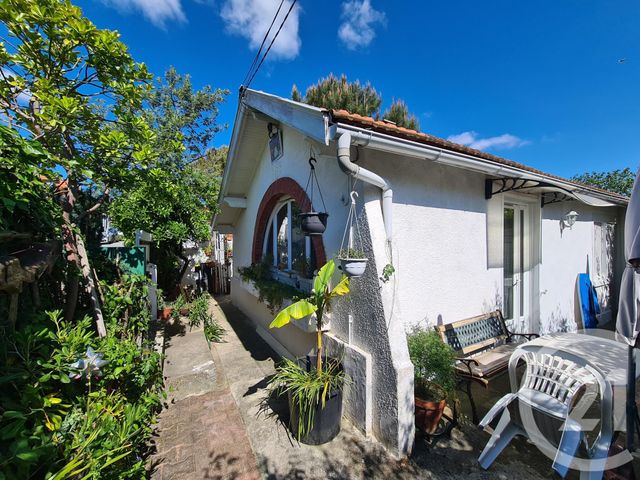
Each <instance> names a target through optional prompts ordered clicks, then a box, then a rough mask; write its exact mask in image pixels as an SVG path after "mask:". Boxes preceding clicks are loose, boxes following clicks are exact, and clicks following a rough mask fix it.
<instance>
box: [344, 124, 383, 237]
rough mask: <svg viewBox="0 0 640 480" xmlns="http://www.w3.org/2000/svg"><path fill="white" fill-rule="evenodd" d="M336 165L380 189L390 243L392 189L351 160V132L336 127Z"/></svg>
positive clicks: (381, 179)
mask: <svg viewBox="0 0 640 480" xmlns="http://www.w3.org/2000/svg"><path fill="white" fill-rule="evenodd" d="M337 135H338V166H339V167H340V169H341V170H342V171H343V172H344V173H346V174H347V175H350V176H352V177H354V178H357V179H358V180H362V181H363V182H366V183H369V184H371V185H375V186H376V187H378V188H380V189H381V190H382V217H383V221H384V231H385V233H386V236H387V244H389V245H390V244H391V236H392V233H393V229H392V225H393V212H392V210H393V190H391V187H390V186H389V183H387V181H386V180H385V179H384V178H382V177H381V176H380V175H377V174H375V173H373V172H372V171H370V170H367V169H365V168H362V167H360V166H359V165H356V164H355V163H353V162H352V161H351V132H349V131H348V130H344V129H342V128H338V130H337Z"/></svg>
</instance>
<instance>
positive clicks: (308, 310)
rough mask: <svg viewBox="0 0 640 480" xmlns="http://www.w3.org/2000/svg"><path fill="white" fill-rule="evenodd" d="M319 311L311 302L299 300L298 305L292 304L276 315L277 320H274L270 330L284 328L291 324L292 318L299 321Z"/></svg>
mask: <svg viewBox="0 0 640 480" xmlns="http://www.w3.org/2000/svg"><path fill="white" fill-rule="evenodd" d="M317 309H318V308H317V307H316V306H315V305H314V304H313V303H311V302H310V301H309V300H298V301H297V302H296V303H292V304H291V305H289V306H288V307H287V308H284V309H282V310H281V311H280V313H278V315H276V318H274V319H273V322H271V324H270V325H269V328H280V327H283V326H285V325H286V324H287V323H289V322H290V321H291V319H292V318H293V319H294V320H298V319H300V318H303V317H306V316H307V315H311V314H312V313H313V312H315V311H316V310H317Z"/></svg>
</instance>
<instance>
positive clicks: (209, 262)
mask: <svg viewBox="0 0 640 480" xmlns="http://www.w3.org/2000/svg"><path fill="white" fill-rule="evenodd" d="M204 254H205V256H206V257H207V259H206V260H205V263H204V264H205V265H206V266H207V267H209V268H212V267H214V266H215V264H216V263H215V262H214V261H213V258H212V256H213V246H211V245H207V246H206V247H204Z"/></svg>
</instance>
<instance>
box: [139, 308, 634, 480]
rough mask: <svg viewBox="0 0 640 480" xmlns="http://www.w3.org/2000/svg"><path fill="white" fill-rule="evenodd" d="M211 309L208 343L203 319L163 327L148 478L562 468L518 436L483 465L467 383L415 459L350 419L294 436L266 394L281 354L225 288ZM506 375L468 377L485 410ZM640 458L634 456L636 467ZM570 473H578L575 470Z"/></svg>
mask: <svg viewBox="0 0 640 480" xmlns="http://www.w3.org/2000/svg"><path fill="white" fill-rule="evenodd" d="M210 309H211V312H212V313H213V314H214V316H215V318H216V320H217V321H218V322H219V323H220V325H221V326H222V327H223V328H224V329H225V330H226V333H225V336H224V341H223V342H222V343H215V344H212V345H211V349H209V348H208V346H207V343H206V341H205V339H204V337H203V335H202V331H201V330H200V329H193V330H191V331H189V330H188V327H185V326H184V325H173V326H170V327H168V330H167V332H166V345H165V349H166V350H165V352H166V365H165V383H166V386H167V391H168V406H167V408H165V410H164V411H163V412H162V414H161V416H160V421H159V425H158V436H157V439H156V448H157V453H156V454H155V455H154V456H153V458H152V463H151V468H152V470H153V474H152V478H155V479H158V480H164V479H199V478H203V479H204V478H207V479H212V478H213V479H219V480H222V479H238V480H239V479H246V480H248V479H255V478H266V479H318V480H320V479H346V478H348V479H357V478H362V479H365V478H385V479H407V480H409V479H416V478H419V479H471V480H475V479H496V478H497V479H504V480H507V479H511V478H526V479H544V478H557V476H555V477H554V472H553V470H552V469H551V460H550V459H548V458H547V457H545V456H544V455H543V454H542V453H540V452H539V451H538V450H537V449H536V447H535V446H534V445H533V444H531V443H530V442H528V441H527V440H525V439H522V438H516V439H515V440H514V441H513V442H512V443H511V444H510V445H509V446H508V447H507V448H506V449H505V450H504V452H503V453H502V455H501V456H500V457H499V458H498V459H497V460H496V461H495V463H494V464H493V465H492V467H491V468H490V469H489V470H486V471H485V470H483V469H482V468H481V467H480V466H479V464H478V456H479V454H480V452H481V451H482V449H483V447H484V445H485V444H486V442H487V441H488V439H489V434H488V433H486V432H483V431H481V430H480V429H479V427H477V426H475V425H473V424H472V423H471V421H470V419H469V416H470V411H471V410H470V405H469V402H468V399H467V398H466V396H465V395H464V394H462V393H460V394H459V399H460V404H461V410H462V418H461V422H460V425H459V426H458V427H457V428H455V429H454V430H453V431H452V434H451V437H450V438H447V437H444V438H441V439H440V440H438V441H437V442H436V443H435V445H429V444H428V443H427V442H425V441H424V439H423V438H420V437H419V438H418V439H417V440H416V444H415V447H414V451H413V454H412V456H411V458H409V459H403V460H397V459H396V458H394V457H393V456H391V455H390V454H389V453H388V452H387V451H386V450H385V449H384V448H383V447H382V446H381V445H380V444H379V443H377V442H375V441H374V440H373V439H369V438H366V437H365V436H364V435H363V434H362V433H360V431H358V430H357V429H356V428H354V427H353V426H352V425H350V424H349V422H348V421H346V420H344V419H343V422H342V431H341V433H340V434H339V435H338V437H337V438H335V439H334V440H333V441H331V442H329V443H327V444H324V445H321V446H309V445H305V444H301V443H298V442H297V441H296V440H295V439H294V438H293V437H292V436H291V434H290V432H289V429H288V428H287V422H288V417H287V415H288V408H287V405H286V401H283V400H282V399H266V386H267V382H268V380H269V378H270V376H271V375H273V373H274V371H275V370H274V366H275V362H276V361H277V360H278V356H277V354H276V353H275V352H274V351H273V350H271V348H270V347H269V346H268V345H267V344H266V343H265V342H264V341H263V340H262V338H261V337H260V336H259V335H258V334H257V333H256V331H255V328H254V327H253V326H252V324H251V322H250V320H249V319H248V318H246V317H245V316H244V314H243V313H242V312H241V311H240V310H238V309H237V308H236V307H234V306H233V305H232V304H231V302H230V299H229V298H228V297H226V296H224V297H218V298H216V299H211V305H210ZM508 383H509V380H508V375H504V376H502V377H500V378H499V379H497V380H496V381H495V382H492V384H491V387H490V388H488V389H484V388H482V387H479V386H477V385H474V386H473V387H472V388H473V394H474V399H475V401H476V407H477V409H478V413H479V415H480V416H482V415H484V414H485V413H486V412H487V411H488V410H489V408H490V407H491V406H492V405H493V403H494V402H495V401H496V400H497V399H499V398H500V397H501V396H502V395H503V394H504V393H505V392H507V391H508V389H509V385H508ZM619 441H620V439H619ZM638 463H639V462H638V460H637V459H636V461H635V462H634V465H635V469H636V471H638V467H639V465H638ZM567 478H570V479H572V478H578V475H577V473H576V472H570V473H569V475H568V477H567ZM605 478H632V477H629V476H628V475H627V476H613V475H611V474H608V475H607V477H605Z"/></svg>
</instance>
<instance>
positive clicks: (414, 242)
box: [231, 128, 615, 454]
mask: <svg viewBox="0 0 640 480" xmlns="http://www.w3.org/2000/svg"><path fill="white" fill-rule="evenodd" d="M283 138H284V155H283V157H282V158H281V159H279V160H277V161H276V162H271V160H270V157H269V150H268V148H266V146H267V143H266V130H265V138H264V146H265V148H264V149H263V150H262V154H261V158H260V161H259V164H258V165H257V168H256V170H255V173H254V176H253V180H252V181H251V185H250V188H249V190H248V192H247V195H246V196H247V207H246V209H245V210H244V211H243V212H242V213H241V214H240V216H239V217H238V220H237V222H236V224H235V228H234V232H233V233H234V240H235V241H234V268H235V272H234V277H233V280H232V290H231V291H232V299H233V302H234V304H236V305H237V306H238V307H239V308H240V309H242V310H243V311H244V312H245V313H246V314H247V315H248V316H249V317H251V318H252V319H253V320H254V322H255V323H256V326H257V329H258V331H259V332H260V333H261V335H263V336H264V337H265V338H266V339H267V340H268V341H270V342H271V343H272V345H274V347H275V348H276V349H279V350H281V351H285V352H284V353H288V354H290V355H293V356H298V355H304V354H307V353H309V352H310V351H312V350H313V348H314V342H315V339H314V335H313V334H308V333H305V332H303V331H302V330H300V329H298V328H297V327H295V326H292V325H289V326H286V327H284V328H282V329H277V330H269V329H268V324H269V323H270V321H271V320H272V318H273V314H272V313H271V312H269V310H268V309H267V308H266V306H264V305H263V304H260V303H259V302H258V299H257V296H256V294H255V292H254V290H253V289H252V288H247V286H246V285H244V284H243V282H242V280H241V279H240V276H239V275H238V274H237V268H238V267H243V266H247V265H249V264H251V258H252V244H253V231H254V226H255V221H256V215H257V211H258V207H259V205H260V202H261V200H262V198H263V196H264V193H265V191H266V190H267V188H268V187H269V186H270V185H271V184H272V183H273V182H274V181H276V180H277V179H279V178H281V177H291V178H293V179H294V180H296V181H297V182H298V184H300V185H301V186H302V187H303V188H304V186H305V185H306V182H307V178H308V174H309V166H308V163H307V159H308V158H309V147H310V143H309V141H308V140H306V139H305V138H304V137H303V136H302V135H301V134H299V133H297V132H296V131H295V130H292V129H288V128H284V130H283ZM314 147H315V149H316V152H315V157H316V159H317V160H318V163H317V166H316V172H317V175H318V179H319V182H320V185H321V188H322V192H323V195H324V200H325V203H326V208H327V211H328V212H329V214H330V216H329V220H328V226H327V229H326V231H325V233H324V235H323V242H324V247H325V252H326V255H327V258H328V259H329V258H332V257H334V256H335V254H336V253H337V251H338V249H339V247H340V241H341V238H342V234H343V230H344V226H345V221H346V217H347V213H348V209H349V203H348V194H349V183H348V180H347V177H346V176H345V175H344V174H343V173H342V172H341V171H340V170H339V168H338V166H337V161H336V158H335V151H336V146H335V144H332V145H331V146H329V147H321V146H319V145H317V144H316V145H314ZM352 158H353V159H354V160H356V159H357V162H358V165H361V166H363V167H365V168H367V169H370V170H372V171H374V172H375V173H377V174H379V175H381V176H382V177H384V178H385V179H387V180H388V181H389V182H390V184H391V186H392V188H393V192H394V199H393V201H394V204H393V232H394V233H393V239H392V245H393V249H392V254H393V265H394V266H395V269H396V272H395V274H394V275H393V277H392V280H391V281H390V282H388V283H382V282H380V281H379V276H380V274H381V272H382V268H383V267H384V265H385V264H386V263H387V262H388V258H387V253H386V250H385V234H384V225H383V218H382V213H381V209H380V190H379V189H377V188H375V187H368V186H364V185H362V183H359V184H358V185H357V187H356V188H357V190H358V192H359V193H360V197H359V199H358V211H359V212H360V214H361V221H362V223H363V227H364V237H365V239H364V240H365V245H364V246H365V249H366V251H367V254H368V255H369V257H370V261H371V262H370V266H369V267H368V269H367V272H366V274H365V276H364V277H363V278H361V279H358V280H354V281H353V282H352V295H351V296H350V297H349V299H346V300H343V301H341V302H339V303H338V304H337V305H336V308H335V309H334V311H333V312H332V319H331V324H332V329H331V335H332V337H331V339H330V342H329V343H330V344H332V345H340V348H347V349H348V348H349V342H351V344H350V345H351V347H352V348H353V351H352V352H351V353H349V355H352V358H354V359H356V358H357V359H359V360H357V362H355V363H358V367H357V369H354V372H352V374H353V375H354V376H355V377H356V378H354V381H355V382H358V384H359V385H365V387H366V388H362V389H360V390H358V391H357V392H356V391H354V392H353V395H351V398H357V399H358V401H357V402H355V401H354V402H350V405H351V404H352V405H351V406H350V407H348V408H352V407H353V410H352V411H350V413H349V415H348V416H350V418H351V419H352V420H354V421H355V422H356V426H358V427H360V428H361V429H362V430H363V431H365V432H366V433H369V432H372V433H373V434H374V435H375V436H376V437H377V438H378V439H379V440H381V441H383V442H384V443H385V444H386V445H387V446H388V447H390V448H391V449H392V450H393V451H395V452H396V453H398V454H402V453H407V452H408V451H410V449H411V446H412V442H413V434H414V427H413V367H412V365H411V363H410V361H409V358H408V352H407V348H406V338H405V331H406V330H407V329H408V328H410V327H412V326H413V325H417V324H422V325H424V326H430V325H434V324H437V323H449V322H453V321H456V320H460V319H463V318H467V317H471V316H474V315H477V314H479V313H483V312H488V311H491V310H494V309H496V308H501V307H502V290H503V286H502V284H503V276H502V275H503V271H502V268H501V267H495V268H488V266H487V265H488V264H487V208H488V204H487V200H486V199H485V197H484V192H485V190H484V189H485V183H484V180H485V178H484V176H483V175H480V174H478V173H473V172H468V171H465V170H461V169H456V168H453V167H448V166H444V165H441V164H436V163H433V162H429V161H421V160H416V159H408V158H402V157H399V156H393V155H386V154H381V153H379V152H374V151H371V150H368V149H366V148H360V149H359V154H356V149H355V148H352ZM529 198H530V200H531V201H532V202H533V204H538V203H536V202H539V199H538V198H537V197H529ZM315 200H316V206H318V207H319V198H316V199H315ZM571 209H574V210H577V211H578V212H579V213H580V217H579V221H578V223H577V224H576V225H575V226H574V227H573V229H571V230H565V231H564V232H563V234H562V236H560V229H559V221H560V218H561V217H562V216H563V215H564V214H565V213H566V212H567V211H568V210H571ZM614 219H615V210H614V209H602V210H597V209H593V208H590V207H586V206H584V205H580V204H573V203H561V204H557V205H549V206H547V207H545V208H544V209H542V220H541V225H540V228H541V241H542V263H541V264H537V265H535V266H534V267H532V268H533V269H534V270H535V283H536V284H539V287H536V288H537V289H536V298H535V299H532V312H533V314H534V315H535V316H536V319H535V321H532V325H535V327H536V328H538V327H540V329H541V330H542V331H550V330H552V329H567V328H571V325H573V323H572V322H573V321H574V305H575V304H574V298H573V295H574V289H575V279H576V275H577V274H578V273H580V272H584V271H585V266H586V262H587V256H591V254H592V250H593V221H594V220H598V221H613V220H614ZM349 315H351V322H349ZM345 345H346V347H345ZM281 353H282V352H281ZM347 363H348V362H347ZM363 392H364V393H363ZM366 392H368V393H366ZM347 397H348V398H349V395H347ZM361 399H362V400H361ZM358 406H360V407H361V410H357V408H358ZM358 422H360V423H361V424H358Z"/></svg>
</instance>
